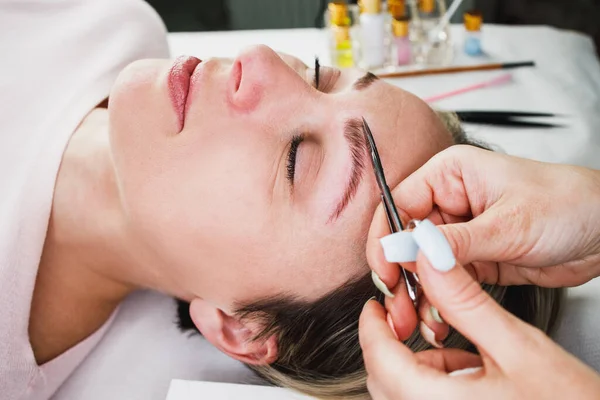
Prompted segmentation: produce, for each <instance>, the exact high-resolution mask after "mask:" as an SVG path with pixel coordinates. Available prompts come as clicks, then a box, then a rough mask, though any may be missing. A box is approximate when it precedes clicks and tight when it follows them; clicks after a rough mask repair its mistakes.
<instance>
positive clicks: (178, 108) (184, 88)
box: [168, 56, 202, 132]
mask: <svg viewBox="0 0 600 400" xmlns="http://www.w3.org/2000/svg"><path fill="white" fill-rule="evenodd" d="M201 62H202V61H201V60H200V59H198V58H196V57H192V56H180V57H177V59H175V62H174V63H173V66H172V67H171V69H170V70H169V78H168V85H169V95H170V97H171V103H172V104H173V108H174V109H175V113H176V114H177V118H178V120H179V130H178V132H181V130H182V129H183V123H184V121H185V111H186V109H187V106H186V105H187V101H188V94H189V91H190V79H191V77H192V74H193V73H194V70H195V69H196V67H197V66H198V65H199V64H200V63H201Z"/></svg>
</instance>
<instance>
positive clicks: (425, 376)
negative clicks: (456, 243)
mask: <svg viewBox="0 0 600 400" xmlns="http://www.w3.org/2000/svg"><path fill="white" fill-rule="evenodd" d="M433 229H435V228H433ZM436 247H437V248H439V246H436ZM424 253H426V254H427V252H424ZM416 269H417V272H418V273H419V277H420V280H421V283H422V285H423V288H424V290H425V293H426V295H427V297H428V298H429V300H430V301H431V303H432V304H433V305H434V306H436V307H437V308H438V309H439V310H440V312H441V313H442V314H443V316H444V319H445V320H447V321H448V322H449V323H450V324H451V325H452V326H453V327H455V328H456V329H457V330H458V331H460V332H461V333H462V334H463V335H464V336H465V337H467V338H468V339H469V340H470V341H471V342H472V343H474V344H475V345H476V346H477V348H478V350H479V353H480V354H481V357H480V356H477V355H474V354H471V353H467V352H465V351H462V350H456V349H435V350H428V351H425V352H421V353H412V352H411V351H410V350H409V349H408V348H407V347H406V346H405V345H404V344H402V343H401V342H399V341H398V340H396V338H395V336H394V333H393V332H392V330H391V329H390V327H389V326H388V323H387V321H386V311H385V310H384V308H383V307H382V306H381V305H380V304H379V303H377V302H376V301H369V302H368V303H367V304H366V305H365V307H364V309H363V312H362V315H361V317H360V323H359V336H360V344H361V347H362V349H363V355H364V358H365V366H366V369H367V373H368V378H367V387H368V388H369V391H370V393H371V395H372V396H373V398H374V399H375V400H379V399H387V400H392V399H402V400H410V399H416V400H422V399H445V400H452V399H457V400H459V399H460V400H463V399H561V398H563V399H598V398H600V378H599V377H598V375H597V374H596V373H595V372H594V371H592V370H591V369H589V368H588V367H587V366H585V365H584V364H583V363H581V362H580V361H578V360H577V359H575V358H574V357H573V356H571V355H569V354H568V353H566V352H565V351H564V350H562V349H561V348H560V347H558V346H557V345H555V344H554V343H553V342H552V341H551V340H550V339H548V338H547V337H546V336H545V335H544V334H543V333H542V332H541V331H540V330H538V329H536V328H534V327H532V326H530V325H527V324H525V323H524V322H522V321H520V320H519V319H517V318H516V317H514V316H513V315H511V314H510V313H508V312H507V311H505V310H504V309H503V308H502V307H501V306H499V305H498V304H497V303H496V302H495V301H494V300H493V299H492V298H491V297H490V296H489V295H488V294H487V293H485V292H484V291H483V290H482V289H481V286H480V284H479V282H477V281H475V280H474V279H473V278H472V277H471V275H470V274H469V273H468V272H467V271H466V270H465V269H464V268H463V267H462V266H461V265H460V264H457V265H456V266H455V267H454V268H453V269H451V270H450V271H448V272H438V271H436V270H434V268H433V267H432V265H431V263H430V262H429V261H428V260H427V259H426V258H425V256H424V254H423V252H421V253H419V256H418V259H417V268H416ZM477 366H482V368H481V369H479V370H477V371H476V372H474V373H472V374H465V375H459V376H449V375H448V373H449V372H452V371H456V370H460V369H464V368H473V367H477Z"/></svg>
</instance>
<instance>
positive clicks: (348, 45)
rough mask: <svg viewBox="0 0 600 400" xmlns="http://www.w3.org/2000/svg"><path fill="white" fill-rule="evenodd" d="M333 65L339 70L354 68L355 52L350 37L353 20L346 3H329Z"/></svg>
mask: <svg viewBox="0 0 600 400" xmlns="http://www.w3.org/2000/svg"><path fill="white" fill-rule="evenodd" d="M328 9H329V29H330V52H331V63H332V64H333V65H334V66H336V67H338V68H351V67H354V51H353V49H352V38H351V36H350V28H351V25H352V23H351V19H350V16H349V15H348V5H347V4H346V3H345V2H344V1H332V2H330V3H329V6H328Z"/></svg>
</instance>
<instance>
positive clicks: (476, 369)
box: [448, 367, 482, 376]
mask: <svg viewBox="0 0 600 400" xmlns="http://www.w3.org/2000/svg"><path fill="white" fill-rule="evenodd" d="M481 370H482V368H481V367H472V368H465V369H457V370H456V371H452V372H450V373H449V374H448V376H460V375H470V374H474V373H476V372H479V371H481Z"/></svg>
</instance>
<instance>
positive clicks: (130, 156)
mask: <svg viewBox="0 0 600 400" xmlns="http://www.w3.org/2000/svg"><path fill="white" fill-rule="evenodd" d="M165 63H168V61H154V60H142V61H137V62H135V63H133V64H130V65H129V66H128V67H127V68H125V69H124V70H123V71H122V72H121V74H119V77H118V79H117V81H116V83H115V85H114V86H113V89H112V91H111V94H110V97H109V108H108V110H109V138H110V145H111V153H112V156H113V160H114V163H115V167H116V169H117V176H118V177H119V178H121V177H122V178H123V179H125V178H126V177H127V176H128V175H135V173H136V171H143V170H145V169H146V168H147V166H148V165H151V164H152V163H153V161H154V160H153V159H152V157H153V155H154V154H156V151H155V150H156V149H157V148H160V147H164V145H165V142H166V141H167V139H168V138H169V136H170V135H172V134H173V133H174V132H175V130H176V128H177V126H178V121H177V116H176V114H175V112H174V111H173V106H172V104H171V102H170V99H169V96H168V91H167V86H166V71H167V70H168V68H166V67H165Z"/></svg>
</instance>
